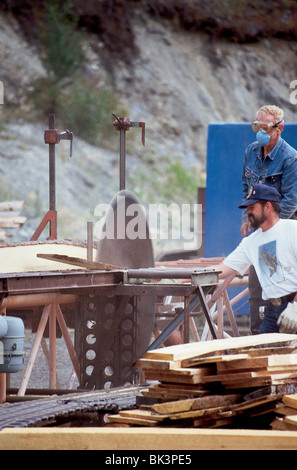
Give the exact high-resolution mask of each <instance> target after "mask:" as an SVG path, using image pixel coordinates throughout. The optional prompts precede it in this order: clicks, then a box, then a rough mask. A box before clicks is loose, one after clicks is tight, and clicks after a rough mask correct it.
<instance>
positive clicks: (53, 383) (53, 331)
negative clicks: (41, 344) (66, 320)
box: [49, 304, 57, 389]
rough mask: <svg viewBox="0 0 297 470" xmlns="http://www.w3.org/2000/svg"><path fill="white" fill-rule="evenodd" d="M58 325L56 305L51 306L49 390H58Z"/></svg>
mask: <svg viewBox="0 0 297 470" xmlns="http://www.w3.org/2000/svg"><path fill="white" fill-rule="evenodd" d="M56 344H57V323H56V305H55V304H52V305H51V311H50V315H49V388H53V389H56V388H57V357H56Z"/></svg>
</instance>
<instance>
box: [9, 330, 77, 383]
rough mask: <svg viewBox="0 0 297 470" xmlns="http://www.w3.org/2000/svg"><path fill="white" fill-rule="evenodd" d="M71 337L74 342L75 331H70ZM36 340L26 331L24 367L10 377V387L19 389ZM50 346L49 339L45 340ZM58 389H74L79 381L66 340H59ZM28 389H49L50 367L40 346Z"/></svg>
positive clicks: (33, 334)
mask: <svg viewBox="0 0 297 470" xmlns="http://www.w3.org/2000/svg"><path fill="white" fill-rule="evenodd" d="M69 332H70V336H71V338H72V340H73V336H74V331H73V330H69ZM34 338H35V333H31V331H30V330H25V343H24V344H25V345H24V365H23V367H22V368H21V370H20V371H19V372H16V373H14V374H11V375H10V387H11V388H19V386H20V384H21V381H22V378H23V374H24V372H25V368H26V365H27V363H28V360H29V356H30V352H31V348H32V344H33V341H34ZM45 341H46V343H47V345H48V339H46V340H45ZM56 341H57V342H56V344H57V384H58V385H57V388H61V389H73V390H75V389H76V388H77V387H78V380H77V377H76V374H75V373H74V370H73V366H72V362H71V359H70V356H69V354H68V350H67V347H66V344H65V341H64V338H63V337H62V338H57V340H56ZM27 388H43V389H46V388H49V367H48V361H47V359H46V357H45V354H44V352H43V349H42V347H41V346H40V348H39V350H38V354H37V357H36V361H35V364H34V367H33V370H32V374H31V376H30V380H29V382H28V387H27Z"/></svg>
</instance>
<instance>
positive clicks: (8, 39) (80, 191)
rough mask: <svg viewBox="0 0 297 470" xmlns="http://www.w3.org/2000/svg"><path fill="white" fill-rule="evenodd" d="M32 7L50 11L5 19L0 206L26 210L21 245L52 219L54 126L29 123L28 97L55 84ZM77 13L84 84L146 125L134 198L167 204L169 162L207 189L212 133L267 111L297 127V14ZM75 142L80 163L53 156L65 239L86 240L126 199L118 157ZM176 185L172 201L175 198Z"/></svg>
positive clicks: (187, 6)
mask: <svg viewBox="0 0 297 470" xmlns="http://www.w3.org/2000/svg"><path fill="white" fill-rule="evenodd" d="M32 3H34V4H35V6H36V5H39V4H42V2H30V1H25V2H19V1H10V2H2V4H3V6H2V8H3V9H2V10H0V25H1V28H0V80H1V81H2V83H3V85H4V104H3V105H0V113H1V134H0V183H1V191H0V198H1V199H2V200H5V199H6V200H7V199H19V198H22V199H24V200H25V201H26V214H25V215H27V217H28V223H26V224H25V225H24V227H23V228H22V230H20V231H19V233H18V237H20V238H21V239H28V238H29V237H30V236H31V234H32V233H33V231H34V229H35V228H36V226H37V224H38V223H39V222H40V220H41V218H42V216H43V214H44V212H45V211H46V210H47V209H48V148H47V146H46V145H45V144H44V142H43V130H44V129H46V128H47V126H48V123H47V121H46V120H45V121H44V122H43V121H42V122H40V121H38V122H36V121H34V122H32V119H31V121H30V120H28V119H27V118H26V119H25V118H24V116H28V115H30V110H31V108H30V102H28V89H30V87H31V86H32V83H33V82H34V81H35V80H36V79H37V78H39V77H45V76H46V72H45V69H44V66H43V64H42V61H41V60H40V48H39V45H38V42H37V40H36V35H35V34H34V31H35V24H34V22H33V21H30V18H32V16H30V14H31V10H30V8H32ZM73 3H74V4H75V6H76V8H77V9H78V10H77V11H80V12H81V18H80V27H81V28H83V30H84V51H85V53H86V57H87V64H86V66H85V74H86V76H92V78H94V77H95V78H96V80H97V83H105V82H108V83H110V84H112V87H113V89H114V92H115V93H116V95H117V96H118V98H119V100H120V103H121V105H122V106H123V107H124V108H125V109H126V110H127V112H128V113H129V114H128V116H129V117H130V118H131V121H144V122H145V124H146V145H145V147H143V146H142V144H141V132H140V129H131V130H130V131H129V133H127V179H128V183H127V187H128V189H131V190H133V191H135V192H136V193H137V194H138V195H140V197H141V198H142V199H143V200H145V201H148V200H149V201H150V202H151V201H152V200H155V201H156V202H158V201H159V200H160V198H161V199H162V202H164V195H163V191H162V189H163V188H164V186H165V185H166V184H167V180H168V173H167V172H168V162H172V163H173V162H178V163H180V165H182V167H183V168H185V169H186V171H188V172H191V174H192V178H193V180H194V181H195V182H197V185H198V184H200V185H201V184H203V181H204V177H205V163H206V150H207V149H206V141H207V128H208V124H209V123H212V122H250V121H251V120H253V118H254V114H255V111H256V110H257V109H258V108H259V107H260V106H261V105H263V104H277V105H279V106H281V107H283V108H284V110H285V118H286V122H296V105H294V104H293V103H291V102H290V93H292V89H290V84H291V82H292V81H293V80H296V79H297V54H296V52H297V42H296V37H295V29H296V28H295V25H296V14H297V13H296V8H295V6H294V5H295V2H290V1H287V2H269V6H270V7H269V11H268V10H266V11H262V10H259V5H260V7H261V8H262V6H263V4H264V3H265V2H257V1H255V2H243V1H241V2H236V5H237V10H236V11H227V10H225V11H224V10H223V8H222V5H223V4H224V5H225V7H226V5H230V2H209V5H210V4H211V5H212V7H213V6H214V5H213V4H214V3H215V4H216V6H217V8H216V9H214V8H212V10H211V12H210V11H208V9H209V8H210V7H208V6H205V4H204V3H205V2H203V5H204V7H203V8H201V4H202V2H165V1H164V2H163V1H158V2H156V1H152V0H151V1H149V0H147V1H145V0H143V1H141V2H140V1H126V2H124V1H119V0H118V1H105V2H99V3H100V6H98V2H92V1H91V0H90V1H84V2H79V1H77V2H73ZM95 3H96V5H97V9H96V10H94V4H95ZM181 3H182V4H183V7H181V6H180V4H181ZM251 4H252V5H254V7H253V8H250V5H251ZM272 4H273V5H272ZM280 4H282V5H283V8H281V9H279V5H280ZM261 5H262V6H261ZM266 5H267V2H266ZM248 6H249V7H248ZM273 6H274V7H275V8H273ZM101 7H102V8H103V7H104V8H105V9H104V11H103V13H104V15H103V16H102V12H101V15H100V14H99V13H100V11H101V10H100V8H101ZM198 7H199V8H198ZM79 8H80V9H79ZM226 8H227V7H226ZM244 8H248V10H247V9H246V10H244ZM227 13H229V14H227ZM260 13H261V14H260ZM267 15H269V19H270V21H265V18H266V19H267ZM103 18H105V21H103ZM112 112H117V110H116V109H110V114H111V113H112ZM57 121H58V125H60V123H59V116H57ZM112 121H113V119H112V116H111V121H110V126H112ZM63 125H64V123H63ZM65 126H67V123H65ZM57 127H58V126H57ZM70 130H72V131H73V132H74V134H75V138H74V148H73V157H72V158H70V157H69V155H68V152H69V143H68V142H62V143H61V144H59V146H56V152H57V210H58V213H59V230H58V232H59V233H58V235H59V237H67V238H77V237H83V238H84V237H85V234H86V221H87V220H91V219H94V209H95V207H96V205H97V204H98V203H101V202H104V203H108V202H109V201H110V199H111V198H112V197H113V195H114V194H115V192H116V191H117V190H118V187H119V182H118V178H119V175H118V161H119V154H118V151H117V150H116V151H115V150H106V146H105V148H103V147H101V146H100V145H99V146H98V145H97V146H92V145H90V144H88V143H87V142H85V141H84V140H82V139H81V138H80V135H79V133H77V132H76V129H70ZM115 132H116V131H115ZM174 184H175V182H173V184H172V186H173V188H172V193H171V194H169V196H168V198H169V200H170V197H172V198H174V194H175V192H178V189H177V188H176V190H175V188H174ZM152 193H153V194H152ZM195 197H196V195H195V193H193V202H195ZM180 202H183V201H182V200H180ZM186 202H189V201H188V200H187V201H186ZM162 248H164V247H163V246H162ZM170 248H172V246H171V247H170Z"/></svg>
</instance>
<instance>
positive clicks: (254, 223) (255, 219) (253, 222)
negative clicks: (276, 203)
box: [248, 207, 267, 230]
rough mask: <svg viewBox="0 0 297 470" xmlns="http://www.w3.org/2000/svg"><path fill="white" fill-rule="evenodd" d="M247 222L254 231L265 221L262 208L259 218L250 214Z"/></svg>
mask: <svg viewBox="0 0 297 470" xmlns="http://www.w3.org/2000/svg"><path fill="white" fill-rule="evenodd" d="M248 217H249V221H250V223H251V226H252V227H253V229H254V230H257V229H258V228H259V227H260V225H261V224H263V222H265V220H266V219H267V217H266V215H265V214H264V209H263V207H262V213H261V215H260V216H259V217H255V216H254V215H253V214H250V215H249V216H248Z"/></svg>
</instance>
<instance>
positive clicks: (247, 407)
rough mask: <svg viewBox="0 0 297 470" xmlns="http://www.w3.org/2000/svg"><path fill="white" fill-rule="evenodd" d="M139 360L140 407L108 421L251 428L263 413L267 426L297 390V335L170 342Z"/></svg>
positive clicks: (155, 424)
mask: <svg viewBox="0 0 297 470" xmlns="http://www.w3.org/2000/svg"><path fill="white" fill-rule="evenodd" d="M136 365H137V366H138V367H140V368H141V369H142V371H143V374H144V378H145V380H146V382H147V385H148V386H147V388H146V389H144V390H143V391H142V393H141V397H140V399H139V400H138V409H136V410H123V411H121V412H120V413H119V414H118V415H110V416H109V423H113V424H114V423H116V424H117V425H119V424H120V425H130V426H131V425H132V426H133V425H141V426H160V425H163V426H172V425H173V426H179V427H180V426H182V427H185V426H194V427H208V428H214V427H224V426H231V427H232V426H236V427H238V426H240V427H245V426H248V427H250V426H251V425H252V424H251V420H252V421H253V422H254V423H255V419H256V418H259V417H261V420H262V423H263V425H264V424H265V426H266V425H267V422H266V418H267V417H268V418H269V419H270V422H271V421H272V420H273V418H274V413H277V411H278V409H279V408H283V406H284V403H283V400H285V399H286V398H285V397H287V396H288V397H290V396H291V395H293V394H297V335H287V334H277V333H276V334H264V335H256V336H245V337H239V338H228V339H220V340H212V341H205V342H197V343H188V344H183V345H177V346H170V347H165V348H161V349H158V350H154V351H148V352H146V353H145V354H144V356H143V357H142V358H141V359H139V360H138V362H137V364H136ZM296 403H297V400H296ZM296 408H297V405H296ZM296 415H297V409H296ZM275 416H276V415H275ZM263 417H264V418H263ZM286 418H287V417H286ZM270 422H269V424H270ZM296 423H297V422H296ZM114 425H115V424H114ZM296 429H297V424H296Z"/></svg>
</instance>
